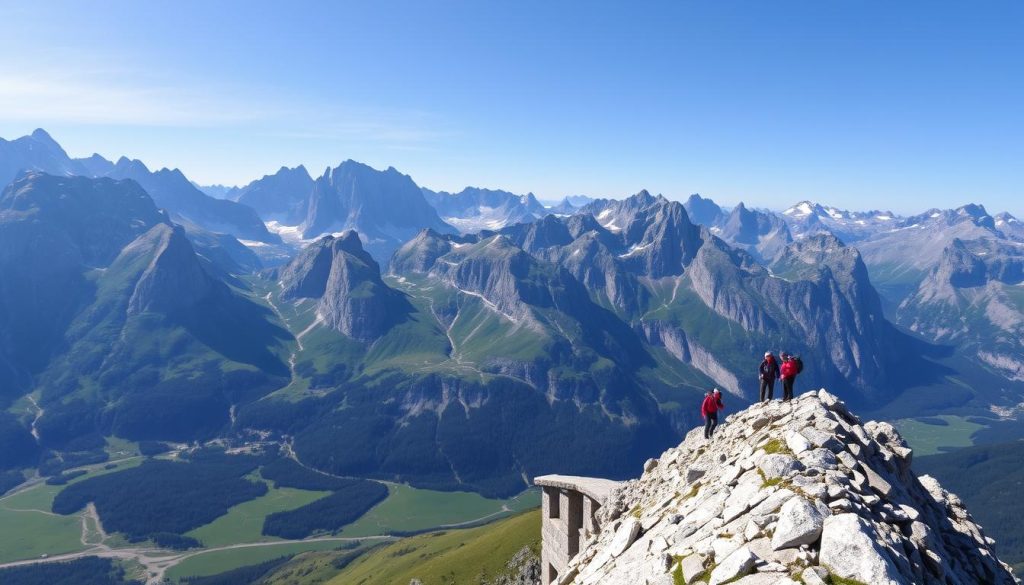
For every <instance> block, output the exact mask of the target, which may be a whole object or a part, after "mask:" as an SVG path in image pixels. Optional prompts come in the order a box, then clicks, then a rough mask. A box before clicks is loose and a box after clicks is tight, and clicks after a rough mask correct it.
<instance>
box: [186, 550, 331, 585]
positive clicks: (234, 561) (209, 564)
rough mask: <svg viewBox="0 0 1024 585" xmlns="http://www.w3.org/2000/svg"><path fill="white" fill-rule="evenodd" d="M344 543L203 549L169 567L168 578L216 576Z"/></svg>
mask: <svg viewBox="0 0 1024 585" xmlns="http://www.w3.org/2000/svg"><path fill="white" fill-rule="evenodd" d="M343 544H344V543H343V542H341V541H336V540H335V541H323V540H320V541H317V540H314V541H307V542H282V543H280V544H275V545H271V546H252V547H244V548H233V549H226V550H217V551H212V552H202V553H199V554H196V555H192V556H190V557H189V558H187V559H185V560H184V561H182V562H181V563H179V564H177V565H175V566H173V567H171V568H170V569H168V570H167V578H169V579H170V580H171V581H179V580H180V579H181V578H183V577H196V576H206V575H216V574H218V573H223V572H224V571H229V570H231V569H237V568H238V567H245V566H248V565H256V564H259V563H262V562H265V561H269V560H271V559H276V558H278V557H283V556H291V555H296V554H299V553H303V552H308V551H324V550H334V549H336V548H338V547H340V546H342V545H343Z"/></svg>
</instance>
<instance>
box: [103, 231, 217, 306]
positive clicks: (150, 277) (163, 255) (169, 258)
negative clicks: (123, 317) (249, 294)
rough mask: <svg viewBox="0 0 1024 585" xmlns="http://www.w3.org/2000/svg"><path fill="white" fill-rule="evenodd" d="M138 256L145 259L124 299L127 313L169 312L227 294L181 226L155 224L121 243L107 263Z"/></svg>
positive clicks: (125, 262)
mask: <svg viewBox="0 0 1024 585" xmlns="http://www.w3.org/2000/svg"><path fill="white" fill-rule="evenodd" d="M138 258H142V259H143V261H144V262H146V263H147V265H146V268H145V270H144V271H143V272H142V274H141V275H140V276H139V279H138V281H137V282H136V284H135V289H134V291H133V292H132V295H131V298H130V300H129V301H128V315H137V314H139V313H143V312H146V311H156V312H161V313H173V312H175V311H179V310H185V309H188V308H190V307H192V306H194V305H196V304H197V303H199V302H200V301H202V300H203V299H205V298H207V297H209V296H210V295H213V294H216V293H218V292H221V293H223V294H225V295H226V294H227V290H226V287H224V285H223V284H222V283H219V282H217V281H216V280H214V279H213V278H212V277H211V276H210V275H209V274H208V273H207V272H206V269H205V268H204V267H203V266H202V264H201V262H200V260H199V257H198V256H196V253H195V250H193V249H192V244H190V243H189V241H188V238H186V237H185V230H183V229H182V228H180V227H172V226H169V225H164V224H161V225H157V226H155V227H153V229H151V230H149V231H148V232H146V233H145V234H143V235H142V236H140V237H139V238H137V239H136V240H135V241H134V242H132V243H131V244H129V245H128V246H126V247H125V249H124V250H123V251H122V252H121V254H120V255H119V256H118V258H117V259H116V260H115V261H114V263H113V264H112V265H111V269H112V270H114V271H117V270H118V267H119V266H120V265H128V264H131V263H133V262H135V261H136V259H138Z"/></svg>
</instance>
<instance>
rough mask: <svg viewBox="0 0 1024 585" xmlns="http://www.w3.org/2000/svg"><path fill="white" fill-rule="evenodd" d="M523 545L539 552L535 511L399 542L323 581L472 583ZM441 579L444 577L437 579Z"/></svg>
mask: <svg viewBox="0 0 1024 585" xmlns="http://www.w3.org/2000/svg"><path fill="white" fill-rule="evenodd" d="M524 546H530V547H532V548H533V549H534V550H535V551H538V552H539V550H540V512H539V511H538V510H533V511H530V512H526V513H523V514H520V515H518V516H513V517H512V518H509V519H507V520H502V521H500V522H495V523H494V524H488V525H486V526H481V527H478V528H471V529H467V530H452V531H447V532H432V533H429V534H423V535H420V536H415V537H412V538H407V539H403V540H400V541H398V542H395V543H392V544H390V545H388V546H385V547H382V548H380V549H377V550H375V551H373V552H371V553H369V554H367V555H366V556H364V557H362V558H360V559H358V560H356V561H355V562H353V563H352V564H351V565H349V566H348V567H347V568H345V569H344V570H343V571H342V572H341V573H339V574H338V575H337V576H335V577H334V578H333V579H331V580H330V581H328V583H329V584H331V585H356V584H358V585H390V584H394V583H408V582H409V581H410V580H412V579H413V578H417V579H420V580H421V581H423V584H424V585H440V584H441V583H442V582H446V583H452V582H454V583H475V582H477V577H478V576H480V575H486V576H488V577H494V576H496V575H499V574H501V573H502V572H503V571H504V570H505V563H506V562H507V561H508V559H509V558H511V557H512V555H514V554H515V553H516V552H518V551H519V550H520V549H522V548H523V547H524ZM445 578H446V579H448V581H442V579H445ZM271 583H273V581H271Z"/></svg>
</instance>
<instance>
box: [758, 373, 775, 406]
mask: <svg viewBox="0 0 1024 585" xmlns="http://www.w3.org/2000/svg"><path fill="white" fill-rule="evenodd" d="M774 397H775V378H761V402H764V401H765V400H771V399H772V398H774Z"/></svg>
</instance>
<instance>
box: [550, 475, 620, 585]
mask: <svg viewBox="0 0 1024 585" xmlns="http://www.w3.org/2000/svg"><path fill="white" fill-rule="evenodd" d="M533 483H534V485H537V486H540V487H541V488H543V490H544V498H543V500H544V503H543V509H542V513H543V515H544V516H543V520H542V524H541V571H542V576H541V582H542V583H544V585H550V584H551V583H556V582H557V581H558V578H559V576H561V575H563V574H564V573H565V569H566V567H568V566H569V561H570V560H572V558H573V557H574V556H576V553H578V552H579V551H580V544H581V543H582V542H584V541H585V540H586V539H587V538H589V537H590V536H592V535H594V534H597V533H598V532H600V530H601V527H600V526H599V525H598V524H597V517H596V516H595V514H596V513H597V510H598V508H600V507H601V506H603V505H604V503H605V501H606V500H607V499H608V494H610V493H611V492H612V490H613V489H615V488H616V487H618V486H619V484H620V482H617V481H612V480H610V479H600V478H596V477H576V476H572V475H542V476H540V477H537V478H535V479H534V480H533Z"/></svg>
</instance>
